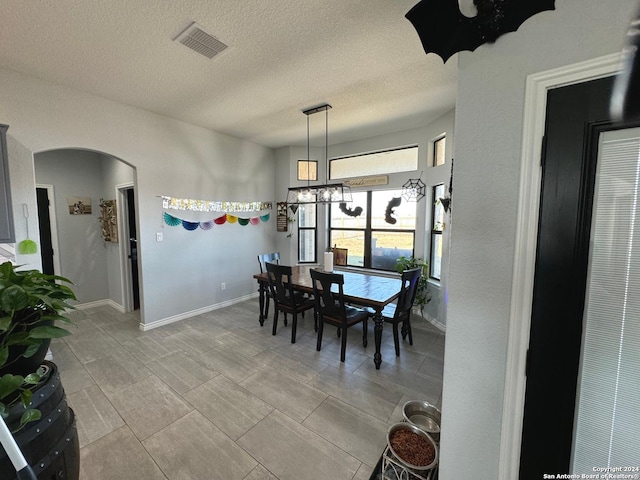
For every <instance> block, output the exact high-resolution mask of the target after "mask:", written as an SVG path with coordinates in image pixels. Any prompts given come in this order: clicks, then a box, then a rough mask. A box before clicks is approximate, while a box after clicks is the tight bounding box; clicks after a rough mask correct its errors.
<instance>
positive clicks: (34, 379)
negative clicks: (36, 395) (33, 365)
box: [24, 373, 42, 385]
mask: <svg viewBox="0 0 640 480" xmlns="http://www.w3.org/2000/svg"><path fill="white" fill-rule="evenodd" d="M40 380H42V377H41V376H40V374H38V373H30V374H29V375H27V376H26V377H24V383H27V384H29V385H37V384H39V383H40Z"/></svg>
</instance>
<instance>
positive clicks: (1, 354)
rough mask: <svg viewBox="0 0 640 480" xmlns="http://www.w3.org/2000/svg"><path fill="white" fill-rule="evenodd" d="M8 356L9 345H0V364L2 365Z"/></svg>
mask: <svg viewBox="0 0 640 480" xmlns="http://www.w3.org/2000/svg"><path fill="white" fill-rule="evenodd" d="M8 358H9V347H0V366H2V365H4V364H5V362H6V361H7V359H8Z"/></svg>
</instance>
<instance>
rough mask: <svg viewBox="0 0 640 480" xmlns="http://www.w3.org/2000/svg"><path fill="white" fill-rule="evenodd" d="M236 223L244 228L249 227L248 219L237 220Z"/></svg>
mask: <svg viewBox="0 0 640 480" xmlns="http://www.w3.org/2000/svg"><path fill="white" fill-rule="evenodd" d="M238 223H239V224H240V225H242V226H243V227H244V226H246V225H249V219H248V218H238Z"/></svg>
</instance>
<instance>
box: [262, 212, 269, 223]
mask: <svg viewBox="0 0 640 480" xmlns="http://www.w3.org/2000/svg"><path fill="white" fill-rule="evenodd" d="M270 216H271V214H270V213H265V214H264V215H261V216H260V220H262V221H263V222H268V221H269V217H270Z"/></svg>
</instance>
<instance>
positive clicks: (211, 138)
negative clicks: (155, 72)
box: [0, 69, 275, 324]
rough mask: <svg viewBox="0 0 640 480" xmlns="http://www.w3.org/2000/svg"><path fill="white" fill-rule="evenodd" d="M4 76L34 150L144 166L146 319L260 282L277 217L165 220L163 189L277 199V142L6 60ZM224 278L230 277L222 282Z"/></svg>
mask: <svg viewBox="0 0 640 480" xmlns="http://www.w3.org/2000/svg"><path fill="white" fill-rule="evenodd" d="M0 85H2V88H1V89H0V105H2V122H3V123H6V124H8V125H10V127H11V134H12V135H13V137H14V138H15V139H16V140H17V141H18V142H20V143H22V144H23V145H24V146H25V147H26V148H27V149H28V150H30V151H32V152H40V151H46V150H52V149H58V148H80V149H87V150H94V151H98V152H104V153H106V154H108V155H112V156H114V157H116V158H120V159H122V160H124V161H126V162H127V163H129V164H130V165H132V166H133V167H135V168H136V170H137V194H138V207H139V212H138V213H139V220H138V221H139V226H140V228H139V245H140V262H141V273H142V275H141V282H142V292H141V293H142V313H143V318H144V321H145V322H146V323H147V324H150V323H152V322H158V321H163V320H167V319H169V320H171V319H176V318H181V317H182V316H187V315H188V314H189V313H190V312H197V311H201V310H205V309H208V308H210V307H211V306H215V305H216V304H219V303H221V302H225V301H229V300H232V299H235V298H238V297H242V296H243V295H248V294H251V293H254V292H255V291H256V287H255V281H254V280H253V279H252V277H251V276H252V274H253V273H255V270H256V255H257V254H258V253H261V252H265V251H270V250H272V249H273V248H274V245H273V236H272V235H271V233H270V232H271V230H272V229H273V230H275V220H272V221H269V222H267V223H260V224H259V225H257V226H253V225H248V226H246V227H241V226H239V225H238V224H234V225H229V224H225V225H222V226H216V227H215V228H214V229H212V230H209V231H204V230H200V229H199V230H197V231H194V232H189V231H186V230H184V229H183V228H182V227H173V228H170V227H164V226H163V223H162V212H163V209H162V203H161V201H160V199H159V198H158V197H157V196H158V195H170V196H174V197H180V198H195V199H205V200H231V201H271V200H273V199H274V182H273V169H274V156H273V151H272V150H270V149H268V148H266V147H262V146H259V145H256V144H253V143H250V142H246V141H242V140H239V139H237V138H233V137H230V136H227V135H223V134H219V133H216V132H212V131H209V130H206V129H203V128H199V127H195V126H193V125H189V124H186V123H183V122H179V121H176V120H173V119H170V118H167V117H163V116H161V115H156V114H153V113H150V112H148V111H144V110H141V109H137V108H132V107H128V106H126V105H122V104H118V103H115V102H112V101H109V100H106V99H104V98H100V97H96V96H93V95H89V94H86V93H84V92H80V91H77V90H73V89H69V88H66V87H62V86H59V85H56V84H52V83H48V82H44V81H41V80H39V79H36V78H33V77H30V76H27V75H23V74H20V73H16V72H14V71H11V70H5V69H0ZM34 185H35V184H34V180H33V178H32V179H31V180H30V181H26V180H23V182H15V183H14V182H13V178H12V192H13V191H14V190H23V189H25V191H26V189H28V188H34ZM14 198H15V196H14ZM272 213H273V212H272ZM176 215H178V216H180V217H181V218H185V219H189V220H192V221H200V220H207V219H211V218H213V215H211V214H210V215H208V216H207V217H208V218H203V217H204V215H201V214H193V212H180V213H177V214H176ZM273 216H275V214H274V215H273ZM156 232H163V233H164V242H156ZM30 233H31V231H30ZM221 282H226V285H227V288H226V290H224V291H222V290H221V288H220V284H221ZM177 292H180V295H176V293H177Z"/></svg>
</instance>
